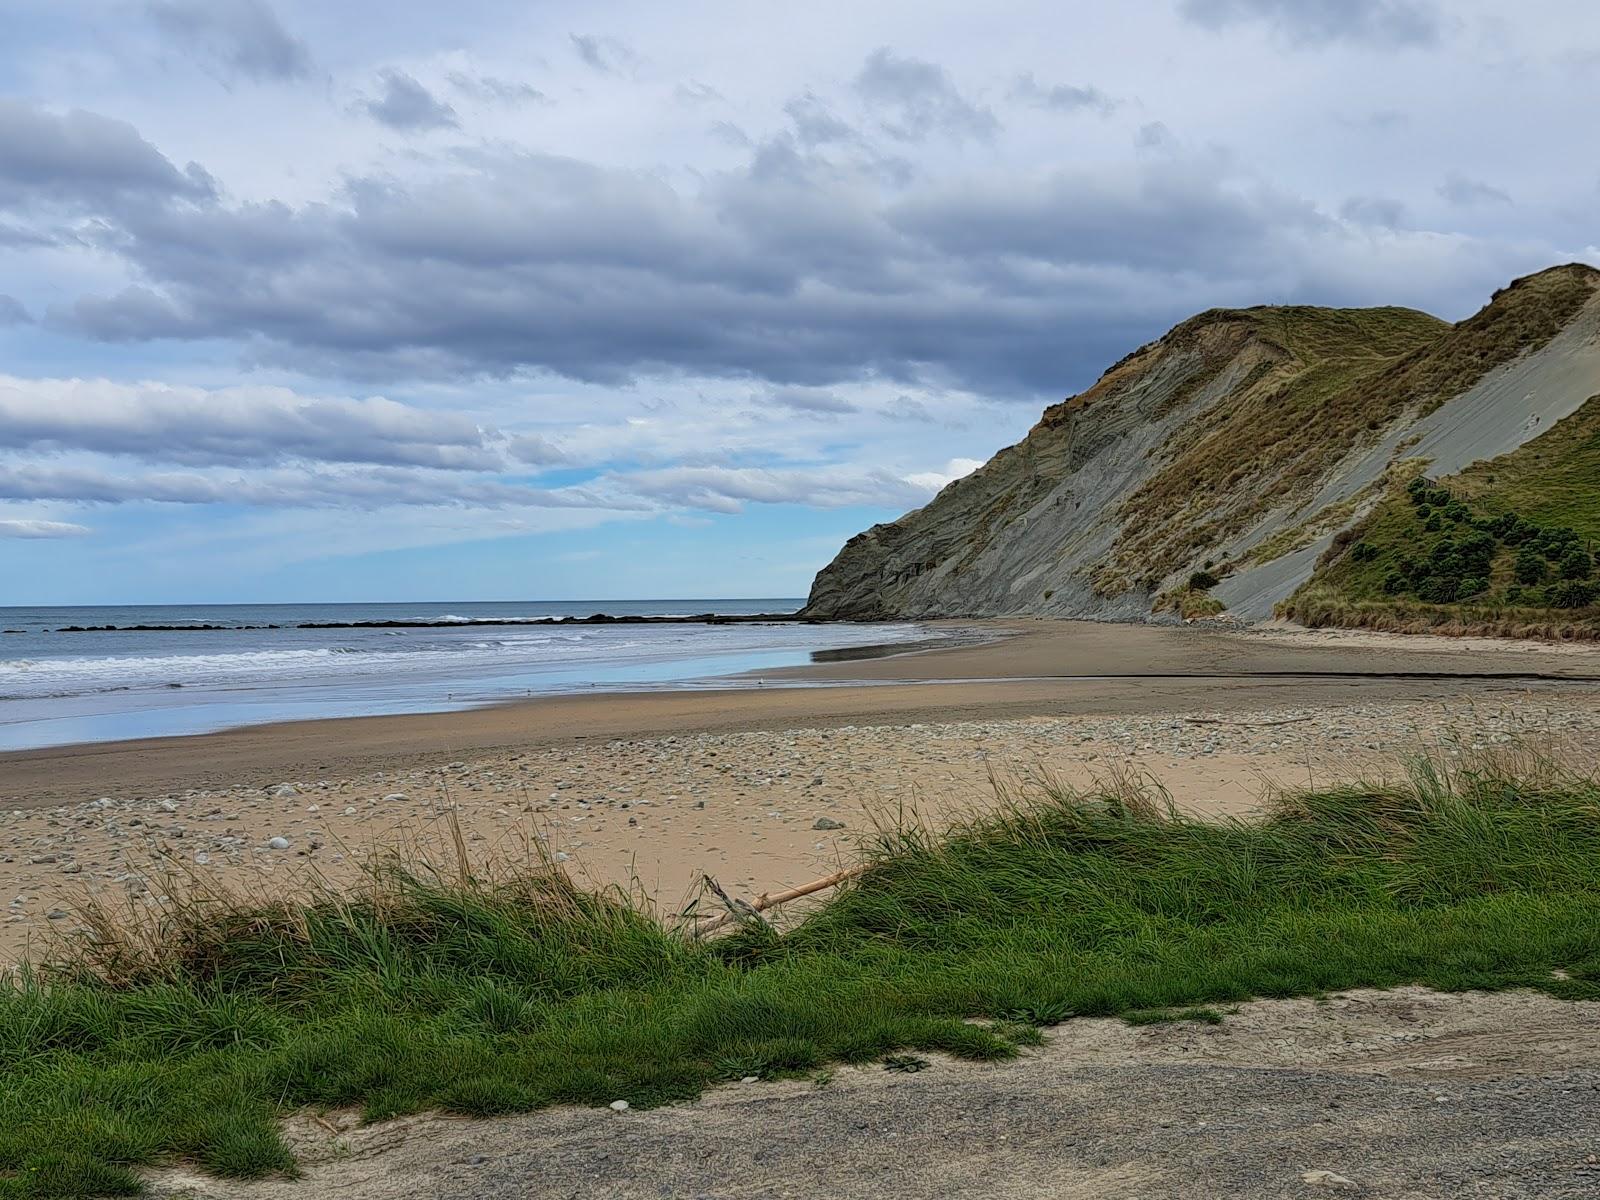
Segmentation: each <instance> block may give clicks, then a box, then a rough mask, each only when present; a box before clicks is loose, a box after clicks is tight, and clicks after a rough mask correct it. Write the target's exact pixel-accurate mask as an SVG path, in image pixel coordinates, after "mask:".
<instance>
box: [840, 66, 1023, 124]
mask: <svg viewBox="0 0 1600 1200" xmlns="http://www.w3.org/2000/svg"><path fill="white" fill-rule="evenodd" d="M855 89H856V91H857V92H858V93H859V94H860V95H861V97H862V98H863V99H864V100H866V101H867V102H868V103H869V104H871V105H873V106H874V107H876V108H878V109H880V110H882V111H883V112H885V113H886V114H888V116H887V118H886V119H885V120H884V122H883V128H884V130H885V131H886V132H888V133H889V134H890V135H891V136H892V137H895V138H898V139H900V140H901V141H905V142H920V141H924V140H925V139H927V138H928V137H930V136H932V135H933V134H936V133H937V134H942V135H944V136H945V137H948V138H951V139H953V140H956V141H960V140H962V139H964V138H972V139H973V140H975V141H980V142H986V141H990V140H992V139H993V138H994V136H995V134H996V133H998V132H999V129H1000V122H999V120H998V118H996V117H995V115H994V113H992V112H990V111H989V110H988V109H987V108H983V107H981V106H979V105H977V104H974V103H973V102H972V101H970V100H968V99H967V98H966V97H965V96H963V95H962V94H961V93H960V91H959V90H957V88H956V85H955V82H954V81H953V80H952V79H951V78H950V74H949V72H948V71H946V70H945V69H944V68H943V67H941V66H939V65H938V64H937V63H930V62H924V61H922V60H921V59H917V58H901V57H898V56H897V55H895V54H894V52H893V51H891V50H890V49H889V48H888V47H887V46H884V47H881V48H879V49H877V50H874V51H873V52H872V53H871V54H870V55H869V56H868V57H867V61H866V63H865V65H863V66H862V68H861V71H860V73H859V74H858V75H857V76H856V79H855Z"/></svg>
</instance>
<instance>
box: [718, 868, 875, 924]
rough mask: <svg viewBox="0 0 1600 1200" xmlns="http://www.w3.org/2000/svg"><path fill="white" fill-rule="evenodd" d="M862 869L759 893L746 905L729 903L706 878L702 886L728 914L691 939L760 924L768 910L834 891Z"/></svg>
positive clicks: (852, 869) (849, 870) (732, 901)
mask: <svg viewBox="0 0 1600 1200" xmlns="http://www.w3.org/2000/svg"><path fill="white" fill-rule="evenodd" d="M866 869H867V864H866V863H861V864H859V865H857V866H854V867H846V868H845V869H844V870H842V871H835V872H834V873H833V874H832V875H825V876H823V877H822V878H821V879H813V880H812V881H811V882H810V883H802V884H801V885H800V886H799V887H792V888H789V889H788V890H787V891H782V892H762V893H761V895H759V896H757V897H756V898H755V899H754V900H752V901H748V902H747V901H744V900H731V899H729V898H728V896H727V893H725V892H724V891H723V890H722V889H721V888H720V887H718V886H717V883H716V880H714V879H712V878H711V877H710V876H707V877H706V882H707V883H708V884H710V886H711V890H712V891H714V892H715V893H716V894H717V897H718V898H719V899H720V900H721V901H722V902H723V904H725V905H726V906H727V909H728V911H727V912H725V913H723V914H722V915H720V916H717V917H713V918H712V919H711V920H709V921H707V922H706V923H705V924H704V925H702V926H700V927H699V928H698V929H696V930H695V936H696V937H704V936H705V935H706V934H708V933H715V932H716V931H717V930H719V929H722V928H723V927H725V926H727V925H731V924H732V923H733V922H734V921H742V920H747V919H749V918H752V917H753V918H754V919H756V920H758V921H759V920H762V919H763V918H762V917H761V915H760V914H761V913H763V912H765V911H766V910H767V909H769V908H775V907H776V906H778V905H780V904H787V903H788V902H789V901H791V900H798V899H800V897H802V896H809V895H811V894H812V893H814V892H824V891H827V890H828V889H829V888H831V887H838V886H839V885H840V884H841V883H843V882H844V881H845V880H847V879H854V878H855V877H856V876H857V875H860V874H861V873H862V872H863V871H865V870H866Z"/></svg>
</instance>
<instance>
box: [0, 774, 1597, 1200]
mask: <svg viewBox="0 0 1600 1200" xmlns="http://www.w3.org/2000/svg"><path fill="white" fill-rule="evenodd" d="M1597 810H1600V786H1597V785H1596V783H1595V782H1594V781H1593V780H1591V779H1586V778H1579V777H1574V776H1569V775H1564V774H1561V773H1559V772H1555V771H1553V770H1550V769H1548V768H1542V769H1538V770H1524V771H1520V772H1517V771H1510V770H1506V769H1497V768H1494V767H1492V766H1487V765H1480V766H1478V767H1474V768H1465V769H1460V770H1457V771H1456V772H1454V773H1449V772H1446V771H1445V770H1444V769H1442V768H1440V767H1438V766H1437V765H1428V764H1423V765H1422V766H1420V767H1419V768H1418V769H1417V771H1416V773H1415V774H1414V775H1413V776H1412V777H1411V778H1410V779H1409V780H1407V781H1404V782H1401V783H1388V784H1362V785H1350V786H1345V787H1339V788H1334V789H1330V790H1322V791H1314V792H1309V791H1308V792H1299V793H1294V794H1289V795H1285V796H1282V797H1280V798H1279V799H1278V800H1277V801H1276V802H1275V804H1274V807H1273V809H1272V812H1271V814H1270V816H1269V817H1268V818H1267V819H1265V820H1263V821H1260V822H1255V823H1242V822H1236V821H1225V822H1215V823H1206V822H1199V821H1195V820H1190V819H1186V818H1183V817H1180V816H1177V815H1175V814H1174V813H1173V812H1172V810H1171V808H1170V805H1167V804H1166V803H1165V802H1164V800H1163V798H1162V797H1160V796H1153V795H1151V794H1150V793H1149V792H1147V791H1144V790H1141V789H1138V788H1136V787H1132V786H1129V785H1127V784H1122V785H1118V786H1111V787H1108V788H1106V789H1102V790H1100V791H1098V792H1096V793H1094V794H1077V793H1073V792H1070V791H1068V790H1066V789H1063V788H1060V787H1056V786H1051V785H1041V786H1040V788H1039V789H1038V790H1037V791H1036V792H1035V793H1033V794H1030V795H1028V796H1009V797H1003V798H1002V803H1001V805H1000V809H999V811H998V812H993V811H991V812H990V814H989V815H987V816H985V817H983V818H981V819H975V820H973V821H971V822H968V823H965V824H963V825H961V826H959V827H957V828H956V829H954V830H952V831H949V832H947V833H945V834H942V835H934V834H932V833H930V832H928V831H927V830H924V829H920V828H911V829H900V830H894V831H891V832H888V833H885V834H884V835H883V836H882V837H881V839H880V840H879V841H878V843H877V844H876V845H874V846H873V847H871V848H870V850H869V852H868V861H869V864H870V865H869V866H868V868H867V870H866V871H865V872H864V873H863V874H862V875H861V876H859V877H858V878H857V879H856V880H855V881H854V882H852V883H850V884H847V885H846V886H845V887H844V888H842V889H841V890H840V892H838V893H837V894H835V895H834V897H833V898H832V899H831V900H828V901H826V902H824V903H822V904H820V905H819V906H818V907H816V908H815V909H814V910H813V911H812V912H811V913H810V914H809V915H807V916H805V917H804V918H803V919H801V920H799V921H798V923H797V924H795V925H794V926H793V927H791V928H789V929H788V930H787V931H786V932H780V931H777V930H774V929H773V928H771V927H768V926H765V925H759V924H758V925H751V926H748V927H744V928H741V929H740V930H738V931H737V932H736V933H735V934H734V935H733V936H730V937H728V938H726V939H723V940H719V941H711V942H702V941H698V940H696V939H694V938H693V937H691V936H686V935H684V934H681V933H679V932H677V931H675V930H674V929H672V928H669V927H668V926H666V925H663V924H662V923H660V922H658V921H657V920H656V919H654V918H653V917H652V916H650V915H649V914H648V913H645V912H642V911H640V910H639V909H638V908H636V907H635V906H633V905H631V904H629V903H628V902H627V901H626V899H625V898H624V897H622V896H619V895H616V894H607V895H591V894H587V893H584V892H582V891H580V890H578V889H577V888H575V887H574V886H573V885H572V884H571V883H569V882H568V881H567V879H566V877H565V876H564V875H563V874H561V872H560V870H559V869H558V868H555V867H553V866H549V865H543V864H537V863H536V864H532V865H530V866H527V867H526V868H524V869H523V870H522V871H520V872H517V873H512V874H502V875H499V876H495V877H493V878H486V877H481V876H480V875H474V874H473V873H472V872H470V871H468V870H467V869H466V868H465V865H464V864H462V865H461V866H460V868H459V869H458V870H456V871H452V872H451V873H450V874H449V875H438V874H432V875H428V874H419V873H416V872H400V871H398V870H382V871H377V872H375V873H374V876H373V880H372V883H371V885H370V886H368V887H366V888H364V889H362V890H361V891H359V892H356V893H349V894H324V895H320V896H317V897H314V898H312V899H311V900H310V901H309V902H307V903H305V904H302V905H289V904H280V905H262V904H260V903H253V902H248V901H243V900H233V901H226V900H224V899H223V898H220V897H216V896H212V897H210V898H208V900H207V902H205V903H187V904H185V903H182V902H174V904H173V906H172V907H169V908H168V909H167V910H166V911H164V912H162V913H160V914H159V918H160V919H159V921H158V922H155V923H150V924H145V925H140V926H132V927H130V926H126V925H118V924H116V923H114V922H110V921H108V920H106V919H104V915H103V914H101V915H100V916H99V917H97V918H96V919H95V922H94V923H95V925H96V926H97V928H98V933H99V936H98V939H97V940H96V941H94V942H91V943H84V944H82V945H80V946H78V948H77V950H76V952H75V953H74V954H73V955H71V956H68V957H65V958H63V959H61V960H60V961H58V962H57V963H56V965H54V966H52V967H50V968H48V969H42V970H37V971H29V972H24V973H21V974H19V975H17V976H15V977H13V978H12V979H11V980H10V982H9V984H8V986H6V987H5V988H4V989H3V990H0V1072H3V1075H4V1079H5V1083H6V1086H5V1088H4V1090H3V1092H0V1197H6V1198H8V1200H21V1198H23V1197H29V1198H34V1197H67V1196H84V1195H92V1194H128V1193H132V1192H134V1191H136V1190H137V1189H138V1187H139V1177H138V1175H137V1174H136V1172H135V1168H136V1167H137V1166H139V1165H140V1164H146V1163H153V1162H158V1161H164V1160H165V1161H170V1160H175V1159H182V1160H187V1161H191V1162H193V1163H196V1164H198V1165H199V1166H201V1167H202V1168H204V1169H205V1170H207V1171H210V1172H214V1173H217V1174H222V1175H231V1176H252V1175H261V1174H264V1173H272V1172H292V1171H293V1169H294V1164H293V1161H292V1159H291V1157H290V1154H289V1152H288V1150H287V1149H286V1147H285V1145H284V1143H283V1141H282V1140H281V1138H280V1136H279V1133H278V1127H277V1122H278V1120H279V1119H280V1118H281V1117H282V1116H283V1115H284V1114H286V1113H287V1112H290V1111H292V1110H294V1109H297V1108H300V1107H310V1108H311V1109H313V1110H317V1109H334V1108H343V1107H347V1106H355V1107H357V1108H359V1109H360V1110H361V1111H362V1112H363V1113H364V1114H365V1115H366V1116H367V1117H368V1118H370V1119H374V1120H379V1119H383V1118H385V1117H390V1116H394V1115H396V1114H400V1113H407V1112H413V1111H419V1110H424V1109H443V1110H446V1111H449V1112H456V1113H465V1114H493V1113H504V1112H513V1111H522V1110H527V1109H533V1108H537V1107H540V1106H543V1105H551V1104H587V1105H601V1104H608V1103H610V1102H612V1101H615V1100H619V1099H623V1100H627V1101H628V1102H629V1103H630V1104H631V1105H633V1106H634V1107H644V1106H649V1105H657V1104H666V1103H671V1102H674V1101H681V1100H687V1099H689V1098H692V1097H694V1096H696V1095H698V1094H699V1093H700V1092H701V1091H702V1090H703V1089H704V1088H706V1087H708V1086H711V1085H714V1084H716V1083H718V1082H719V1081H723V1080H736V1079H740V1078H743V1077H745V1076H749V1075H757V1076H760V1077H762V1078H781V1077H785V1076H797V1075H805V1074H808V1073H812V1072H815V1071H817V1070H819V1069H820V1068H822V1067H823V1066H824V1065H825V1064H827V1063H832V1062H846V1063H871V1062H874V1061H878V1062H883V1061H886V1056H890V1055H908V1054H912V1053H913V1052H924V1053H925V1052H930V1051H941V1052H944V1053H948V1054H953V1055H957V1056H960V1057H965V1058H975V1059H995V1058H1006V1057H1009V1056H1012V1055H1014V1054H1016V1053H1017V1050H1018V1047H1019V1046H1021V1045H1025V1044H1028V1043H1029V1042H1031V1041H1036V1040H1037V1039H1038V1037H1039V1034H1038V1032H1037V1030H1038V1027H1039V1026H1046V1025H1050V1024H1053V1023H1055V1022H1059V1021H1063V1020H1067V1019H1069V1018H1072V1017H1078V1016H1119V1015H1120V1016H1124V1017H1126V1018H1129V1019H1132V1020H1136V1021H1141V1022H1143V1021H1149V1020H1153V1019H1156V1017H1157V1016H1159V1015H1160V1014H1171V1015H1174V1016H1177V1017H1181V1018H1185V1019H1198V1020H1211V1019H1213V1015H1212V1014H1213V1012H1214V1010H1213V1008H1212V1006H1216V1005H1225V1004H1228V1003H1230V1002H1233V1001H1239V1000H1243V999H1246V998H1248V997H1251V996H1293V995H1307V994H1316V993H1321V992H1325V991H1330V990H1335V989H1342V988H1350V987H1357V986H1376V987H1387V986H1393V985H1398V984H1407V983H1422V984H1427V985H1431V986H1434V987H1438V988H1444V989H1466V988H1505V987H1531V988H1538V989H1542V990H1545V991H1547V992H1550V993H1553V994H1555V995H1557V996H1564V997H1571V998H1584V999H1600V822H1597V821H1596V820H1595V813H1596V811H1597ZM975 1018H979V1019H981V1021H977V1022H975V1021H974V1019H975Z"/></svg>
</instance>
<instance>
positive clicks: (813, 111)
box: [746, 92, 859, 146]
mask: <svg viewBox="0 0 1600 1200" xmlns="http://www.w3.org/2000/svg"><path fill="white" fill-rule="evenodd" d="M783 111H784V113H785V114H786V115H787V116H788V118H789V121H790V123H791V124H793V126H794V131H795V137H796V138H797V139H798V140H799V142H800V144H801V145H802V146H826V145H828V144H829V143H830V142H852V141H855V140H856V138H857V137H858V136H859V135H858V134H857V133H856V131H855V128H854V126H852V125H850V124H848V123H847V122H846V121H844V120H843V119H842V118H840V117H839V116H838V115H837V114H836V113H834V112H833V110H832V109H830V108H829V107H828V106H827V105H826V104H824V103H823V102H822V101H821V100H819V99H818V98H817V97H816V96H814V95H812V94H811V93H810V92H806V93H805V94H804V95H801V96H796V97H795V98H794V99H792V100H790V101H789V102H788V103H787V104H785V105H784V106H783ZM746 140H747V141H748V139H746Z"/></svg>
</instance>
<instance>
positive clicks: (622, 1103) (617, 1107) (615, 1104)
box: [611, 1100, 629, 1112]
mask: <svg viewBox="0 0 1600 1200" xmlns="http://www.w3.org/2000/svg"><path fill="white" fill-rule="evenodd" d="M628 1107H629V1105H628V1102H627V1101H626V1100H613V1101H612V1102H611V1111H612V1112H627V1111H628Z"/></svg>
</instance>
